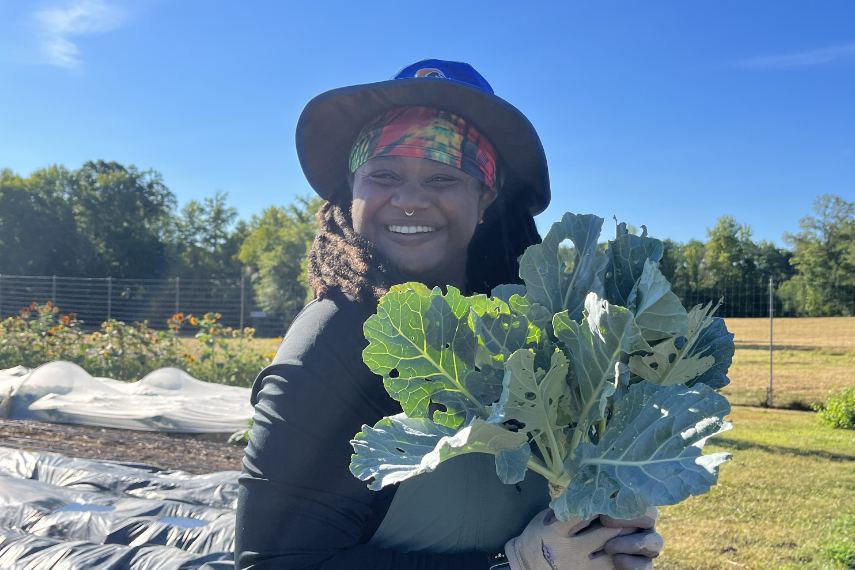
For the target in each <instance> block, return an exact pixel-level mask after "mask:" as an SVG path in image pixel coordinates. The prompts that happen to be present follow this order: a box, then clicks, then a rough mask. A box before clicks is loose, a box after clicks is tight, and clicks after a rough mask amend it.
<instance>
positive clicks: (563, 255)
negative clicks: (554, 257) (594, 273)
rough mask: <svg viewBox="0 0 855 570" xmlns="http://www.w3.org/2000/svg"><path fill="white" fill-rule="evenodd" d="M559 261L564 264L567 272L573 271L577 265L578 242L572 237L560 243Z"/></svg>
mask: <svg viewBox="0 0 855 570" xmlns="http://www.w3.org/2000/svg"><path fill="white" fill-rule="evenodd" d="M558 260H559V261H558V262H559V263H561V264H563V266H564V272H565V273H572V272H573V268H574V267H576V244H574V243H573V241H572V240H570V239H565V240H564V241H562V242H561V243H560V244H558Z"/></svg>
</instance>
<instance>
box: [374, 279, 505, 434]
mask: <svg viewBox="0 0 855 570" xmlns="http://www.w3.org/2000/svg"><path fill="white" fill-rule="evenodd" d="M469 311H470V305H469V302H468V300H467V299H466V298H465V297H463V296H461V295H460V293H459V291H457V290H456V289H454V288H453V287H449V288H448V294H447V295H446V296H443V295H442V292H441V291H440V289H439V288H436V289H434V290H432V291H431V290H428V289H427V288H426V287H424V285H420V284H412V283H408V284H406V285H401V286H396V287H393V288H392V290H391V291H390V292H389V293H388V294H387V295H386V296H384V297H383V298H382V299H381V301H380V305H379V307H378V308H377V314H375V315H372V316H371V317H370V318H369V319H368V320H367V321H366V322H365V327H364V331H365V338H367V339H368V341H369V344H368V346H367V347H366V348H365V350H364V351H363V353H362V357H363V360H364V361H365V363H366V364H367V365H368V367H369V368H370V369H371V370H372V371H373V372H374V373H375V374H379V375H381V376H383V384H384V386H385V387H386V391H387V392H389V394H390V395H391V396H392V397H393V398H394V399H395V400H397V401H399V402H400V403H401V407H402V408H403V410H404V412H405V413H406V414H407V415H408V416H410V417H412V418H428V419H433V420H434V421H436V422H437V423H440V424H442V425H446V426H449V427H458V426H460V425H462V424H464V423H468V422H469V421H470V420H471V419H472V418H475V417H486V416H487V413H488V412H487V410H486V406H488V405H489V404H491V403H492V402H493V401H495V397H496V395H497V394H498V393H499V391H500V390H501V387H500V384H499V381H498V378H497V377H496V376H495V375H494V374H490V373H482V372H479V371H477V370H476V369H475V356H476V350H477V347H478V339H477V338H476V336H475V332H474V331H473V330H472V328H471V327H470V326H469V322H468V319H469ZM432 402H433V403H435V404H439V405H440V406H444V407H445V408H446V409H445V410H444V411H442V410H440V411H435V412H434V413H433V418H430V417H429V412H430V404H431V403H432Z"/></svg>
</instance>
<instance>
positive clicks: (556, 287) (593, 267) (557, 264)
mask: <svg viewBox="0 0 855 570" xmlns="http://www.w3.org/2000/svg"><path fill="white" fill-rule="evenodd" d="M602 227H603V219H602V218H599V217H597V216H592V215H580V216H577V215H575V214H571V213H569V212H568V213H567V214H564V217H563V218H562V219H561V221H560V222H557V223H555V224H553V225H552V228H551V229H550V230H549V233H547V234H546V237H545V238H544V239H543V242H542V243H540V244H537V245H532V246H530V247H529V248H528V249H526V251H525V253H524V254H523V256H522V258H520V277H522V278H523V280H524V281H525V285H526V294H525V298H526V300H527V301H528V303H529V304H530V305H534V304H539V305H541V306H542V307H544V308H545V309H546V310H547V311H549V312H550V313H552V314H555V313H560V312H562V311H567V312H568V313H569V315H570V318H571V319H574V320H579V319H581V318H582V308H583V306H584V303H585V297H586V296H587V295H588V293H589V292H591V291H593V292H596V293H597V294H599V295H602V290H603V289H602V288H603V283H602V280H603V272H604V271H605V265H606V261H607V260H606V256H605V255H603V254H601V253H599V252H598V251H597V240H598V239H599V237H600V231H601V230H602ZM568 239H569V240H570V241H572V242H573V245H574V249H575V255H576V258H575V263H574V264H573V269H572V270H571V271H570V272H567V271H566V264H565V263H564V262H563V261H561V258H560V257H559V248H560V247H561V243H562V242H564V241H565V240H568ZM529 320H531V321H533V320H534V319H532V318H529Z"/></svg>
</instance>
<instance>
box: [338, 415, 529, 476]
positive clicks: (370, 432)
mask: <svg viewBox="0 0 855 570" xmlns="http://www.w3.org/2000/svg"><path fill="white" fill-rule="evenodd" d="M350 443H351V445H352V446H353V449H354V451H355V454H354V455H353V456H352V457H351V462H350V472H351V473H353V475H355V476H356V477H357V478H359V479H360V480H362V481H368V480H369V479H374V481H373V482H372V483H371V484H370V485H369V486H368V488H369V489H372V490H374V491H379V490H380V489H382V488H383V487H386V486H388V485H394V484H395V483H400V482H401V481H404V480H406V479H409V478H410V477H415V476H416V475H419V474H421V473H430V472H431V471H433V470H434V469H436V468H437V466H438V465H439V464H440V463H442V462H443V461H447V460H448V459H451V458H452V457H457V456H458V455H463V454H466V453H489V454H492V455H497V456H498V454H500V453H502V452H517V453H516V455H514V454H511V455H502V467H501V469H499V467H498V464H497V475H501V476H502V477H504V478H508V477H511V478H513V477H515V476H516V475H518V474H519V465H518V462H519V460H520V459H521V457H522V456H524V455H525V450H523V448H526V449H528V438H527V437H526V435H525V434H523V433H514V432H511V431H508V430H506V429H503V428H502V427H500V426H499V425H497V424H495V423H488V422H485V421H483V420H481V419H477V418H476V419H475V420H473V422H472V424H471V425H468V426H467V427H464V428H463V429H461V430H460V431H455V430H454V429H452V428H449V427H446V426H443V425H439V424H436V423H434V422H432V421H430V420H428V419H425V418H408V417H407V416H406V415H405V414H398V415H396V416H392V417H388V418H383V419H382V420H380V421H379V422H377V424H376V425H375V426H374V427H369V426H365V425H364V426H362V431H361V432H359V433H358V434H356V437H355V438H354V439H353V441H351V442H350ZM526 461H528V460H527V459H526ZM500 471H501V473H500ZM518 480H521V479H518ZM514 482H516V481H514Z"/></svg>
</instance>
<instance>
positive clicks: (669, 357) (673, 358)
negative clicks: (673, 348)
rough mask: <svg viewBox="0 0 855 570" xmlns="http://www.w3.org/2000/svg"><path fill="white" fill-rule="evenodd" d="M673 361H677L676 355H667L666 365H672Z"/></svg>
mask: <svg viewBox="0 0 855 570" xmlns="http://www.w3.org/2000/svg"><path fill="white" fill-rule="evenodd" d="M675 360H677V355H676V354H674V353H673V352H672V353H671V354H669V355H668V363H669V364H673V363H674V361H675Z"/></svg>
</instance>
